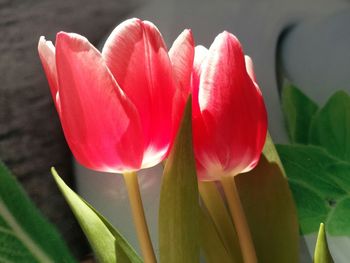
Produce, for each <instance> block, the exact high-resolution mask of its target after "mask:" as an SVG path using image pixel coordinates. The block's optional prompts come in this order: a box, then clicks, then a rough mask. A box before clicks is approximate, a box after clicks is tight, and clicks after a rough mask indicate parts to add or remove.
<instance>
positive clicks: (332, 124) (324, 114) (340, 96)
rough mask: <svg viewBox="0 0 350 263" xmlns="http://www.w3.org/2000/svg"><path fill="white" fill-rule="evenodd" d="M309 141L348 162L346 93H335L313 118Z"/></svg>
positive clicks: (349, 134) (349, 118) (349, 127)
mask: <svg viewBox="0 0 350 263" xmlns="http://www.w3.org/2000/svg"><path fill="white" fill-rule="evenodd" d="M309 141H310V143H312V144H314V145H319V146H322V147H324V148H326V149H327V151H328V152H329V153H330V154H332V155H334V156H336V157H338V158H339V159H342V160H345V161H348V162H350V96H349V95H348V94H347V93H346V92H344V91H338V92H336V93H335V94H334V95H333V96H332V97H331V98H330V99H329V100H328V102H327V103H326V105H325V106H324V107H323V108H322V109H321V110H320V111H319V112H318V114H317V115H316V116H315V117H314V119H313V121H312V123H311V128H310V138H309Z"/></svg>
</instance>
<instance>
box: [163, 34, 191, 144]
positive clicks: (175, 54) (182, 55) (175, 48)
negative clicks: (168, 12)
mask: <svg viewBox="0 0 350 263" xmlns="http://www.w3.org/2000/svg"><path fill="white" fill-rule="evenodd" d="M169 57H170V61H171V64H172V67H173V72H174V77H175V81H176V84H177V85H176V93H175V96H174V98H173V101H174V109H173V119H174V125H173V128H174V129H173V136H174V137H175V136H176V133H177V130H178V127H179V123H180V121H181V118H182V114H183V110H184V108H185V104H186V101H187V98H188V96H189V93H190V89H191V74H192V67H193V58H194V44H193V36H192V32H191V31H190V30H188V29H186V30H184V31H183V32H182V33H181V34H180V35H179V36H178V37H177V39H176V40H175V41H174V43H173V45H172V47H171V48H170V50H169Z"/></svg>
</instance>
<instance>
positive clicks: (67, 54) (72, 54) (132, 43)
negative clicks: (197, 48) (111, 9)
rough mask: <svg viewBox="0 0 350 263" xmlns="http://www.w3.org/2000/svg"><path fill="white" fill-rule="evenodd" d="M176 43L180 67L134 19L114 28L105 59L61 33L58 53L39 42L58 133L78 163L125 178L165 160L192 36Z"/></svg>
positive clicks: (150, 28) (155, 34)
mask: <svg viewBox="0 0 350 263" xmlns="http://www.w3.org/2000/svg"><path fill="white" fill-rule="evenodd" d="M180 36H181V38H182V39H181V38H180V40H178V42H179V43H178V44H177V45H175V46H174V49H173V51H172V52H176V49H177V48H178V47H180V46H186V47H187V48H188V54H189V55H188V56H187V58H186V60H185V61H177V59H176V58H173V59H172V61H170V58H169V55H168V50H167V47H166V45H165V43H164V40H163V38H162V36H161V34H160V32H159V31H158V29H157V28H156V27H155V26H154V25H153V24H152V23H150V22H147V21H141V20H139V19H129V20H126V21H125V22H123V23H122V24H120V25H119V26H117V27H116V28H115V29H114V31H113V32H112V33H111V35H110V36H109V38H108V39H107V41H106V43H105V45H104V47H103V49H102V52H100V51H98V50H97V49H96V48H94V47H93V46H92V45H91V44H90V43H89V41H88V40H87V39H86V38H84V37H82V36H80V35H78V34H73V33H65V32H60V33H58V34H57V37H56V45H55V47H54V46H53V44H52V43H51V42H50V41H46V40H45V39H44V37H41V38H40V40H39V45H38V50H39V55H40V58H41V61H42V64H43V67H44V70H45V73H46V76H47V79H48V82H49V85H50V89H51V94H52V97H53V99H54V101H55V105H56V109H57V112H58V114H59V117H60V120H61V124H62V127H63V131H64V134H65V137H66V140H67V142H68V145H69V147H70V149H71V150H72V152H73V155H74V156H75V157H76V159H77V160H78V161H79V162H80V163H81V164H83V165H84V166H86V167H88V168H91V169H94V170H98V171H108V172H125V171H134V170H138V169H141V168H147V167H151V166H154V165H156V164H158V163H159V162H161V161H162V160H163V159H164V158H165V157H166V154H167V153H168V151H169V147H170V146H171V144H172V140H173V138H174V134H175V132H176V130H175V129H176V127H177V126H178V124H177V123H178V121H179V119H178V118H175V117H174V116H176V115H178V113H177V112H181V111H182V110H183V107H184V105H183V106H181V105H182V104H184V103H183V102H182V100H183V99H181V98H180V99H174V98H177V97H179V96H178V95H177V93H178V89H179V87H178V86H179V82H178V81H177V76H178V75H179V74H180V73H181V74H183V75H184V76H187V75H188V76H190V75H191V70H192V66H191V65H192V61H191V59H192V60H193V40H192V35H191V32H190V31H188V30H187V31H185V32H184V33H183V34H181V35H180ZM191 49H192V53H191ZM191 54H192V57H191ZM179 72H180V73H179ZM189 78H190V77H188V79H189ZM189 85H190V84H189V83H188V86H189ZM182 96H186V95H184V94H182ZM180 97H181V96H180Z"/></svg>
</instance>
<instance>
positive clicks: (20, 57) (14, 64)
mask: <svg viewBox="0 0 350 263" xmlns="http://www.w3.org/2000/svg"><path fill="white" fill-rule="evenodd" d="M133 7H135V3H133V2H132V1H127V0H99V1H95V0H75V1H70V0H60V1H51V0H8V1H4V0H0V159H2V160H3V161H4V162H5V164H6V165H8V167H9V168H10V169H11V170H12V171H13V173H14V174H15V175H16V176H17V178H18V179H19V181H20V182H21V183H22V184H23V186H24V188H25V189H26V191H27V192H28V193H29V195H30V197H31V198H32V199H33V201H34V202H35V204H36V205H37V206H38V207H39V208H40V210H41V211H42V212H43V213H44V214H45V215H46V216H47V217H48V218H49V220H50V221H51V222H53V223H54V224H56V225H57V227H58V229H59V230H60V232H61V233H62V235H63V236H64V238H65V239H66V240H67V242H68V245H69V247H70V248H71V249H72V251H73V253H74V254H75V256H77V257H78V258H82V257H83V256H84V255H85V254H87V253H88V247H87V245H86V242H85V240H84V238H83V235H82V233H81V231H80V228H79V227H78V225H77V223H76V222H75V220H74V218H73V216H72V214H71V212H70V210H69V208H68V206H67V205H66V203H65V201H64V200H63V198H62V196H61V195H60V194H59V193H58V190H57V187H56V185H55V183H54V181H53V179H52V177H51V175H50V167H51V166H55V167H56V168H57V169H58V171H59V173H60V174H61V175H62V176H63V177H64V179H65V180H66V181H67V182H68V183H69V184H70V185H72V184H74V182H73V180H72V177H71V176H72V168H71V158H70V152H69V150H68V148H67V146H66V144H65V141H64V137H63V135H62V131H61V127H60V124H59V120H58V118H57V114H56V112H55V108H54V106H53V102H52V99H51V96H50V92H49V88H48V84H47V81H46V78H45V75H44V73H43V70H42V68H41V64H40V61H39V58H38V54H37V43H38V39H39V37H40V36H41V35H44V36H46V38H47V39H50V40H53V41H54V39H55V34H56V32H58V31H60V30H64V31H68V32H69V31H70V32H77V33H80V34H82V35H85V36H86V37H87V38H88V39H89V40H90V41H91V42H92V43H94V44H98V43H99V42H100V40H101V38H103V36H105V35H106V34H107V33H108V32H109V31H110V30H111V29H112V27H113V26H114V25H115V24H117V23H118V22H120V21H121V20H122V19H123V18H125V17H126V15H127V14H128V13H129V12H130V10H131V9H132V8H133Z"/></svg>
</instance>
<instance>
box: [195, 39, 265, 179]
mask: <svg viewBox="0 0 350 263" xmlns="http://www.w3.org/2000/svg"><path fill="white" fill-rule="evenodd" d="M192 86H193V137H194V138H193V139H194V151H195V156H196V162H197V171H198V176H199V179H200V180H204V181H210V180H220V179H221V178H222V176H228V175H231V176H234V175H237V174H239V173H243V172H247V171H249V170H251V169H253V168H254V167H255V166H256V164H257V162H258V161H259V157H260V154H261V151H262V148H263V146H264V142H265V137H266V132H267V114H266V109H265V105H264V101H263V98H262V95H261V92H260V90H259V87H258V85H257V84H256V80H255V75H254V71H253V64H252V61H251V59H250V58H249V57H246V58H245V57H244V54H243V51H242V48H241V45H240V43H239V41H238V40H237V38H236V37H235V36H233V35H232V34H230V33H228V32H223V33H222V34H220V35H218V36H217V37H216V39H215V41H214V42H213V44H212V45H211V47H210V49H209V50H207V49H206V48H204V47H201V46H198V47H196V49H195V59H194V67H193V75H192Z"/></svg>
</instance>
